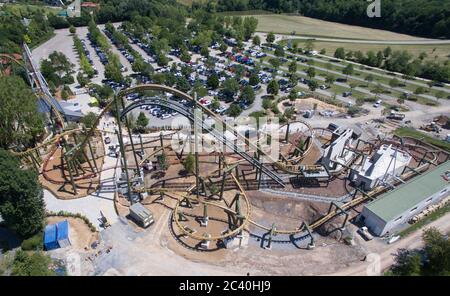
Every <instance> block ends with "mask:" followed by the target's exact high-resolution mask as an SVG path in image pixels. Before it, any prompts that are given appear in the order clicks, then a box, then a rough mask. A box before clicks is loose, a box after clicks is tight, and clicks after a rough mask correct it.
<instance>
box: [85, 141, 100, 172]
mask: <svg viewBox="0 0 450 296" xmlns="http://www.w3.org/2000/svg"><path fill="white" fill-rule="evenodd" d="M87 143H88V147H89V152H90V153H91V157H92V161H93V162H94V166H95V172H96V173H98V167H97V161H96V160H95V155H94V151H93V150H92V145H91V141H89V140H88V141H87Z"/></svg>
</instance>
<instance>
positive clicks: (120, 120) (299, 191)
mask: <svg viewBox="0 0 450 296" xmlns="http://www.w3.org/2000/svg"><path fill="white" fill-rule="evenodd" d="M33 77H36V76H33ZM37 82H38V83H39V81H37ZM41 83H42V82H41ZM42 87H43V86H42V85H41V86H40V88H42ZM149 92H151V93H155V95H153V96H149V95H148V93H149ZM132 94H137V95H138V96H139V97H138V99H136V100H133V101H132V102H131V103H130V102H129V101H128V100H127V97H128V96H130V95H132ZM43 96H44V97H45V96H48V94H46V93H45V92H44V94H43ZM48 102H49V103H48V105H49V110H50V112H49V113H48V115H49V119H50V121H51V122H52V123H54V124H53V129H54V132H53V133H52V134H53V135H52V136H51V137H49V138H47V139H46V140H45V141H44V142H42V143H40V144H39V145H38V146H37V147H36V148H33V149H29V150H26V151H22V152H17V151H16V152H14V153H15V154H16V155H17V156H19V157H21V159H22V161H23V163H24V164H25V165H27V166H29V167H32V168H34V169H36V170H37V171H38V172H39V174H40V180H41V182H42V185H43V186H44V187H45V188H46V189H47V190H49V191H50V192H52V193H53V195H55V196H56V197H57V198H58V199H63V200H68V199H71V200H72V199H83V198H86V196H88V195H91V194H94V193H96V192H99V191H102V192H105V191H109V192H112V193H113V194H114V198H113V201H112V202H113V203H114V208H115V211H116V214H117V216H118V217H119V221H118V222H115V223H113V224H112V225H111V224H110V223H109V221H108V219H107V218H106V217H103V214H102V221H103V225H104V226H105V227H104V230H102V231H101V232H100V233H99V244H100V245H102V244H103V245H108V246H109V245H115V244H117V245H116V249H113V251H111V252H108V254H106V253H104V254H103V255H102V256H98V257H97V256H96V257H95V258H94V259H92V258H93V257H91V256H90V255H89V254H88V253H86V254H84V255H85V256H86V257H89V260H87V259H86V260H85V261H83V262H87V263H89V265H88V266H86V267H83V268H85V269H83V273H87V274H123V273H127V274H133V273H136V274H145V272H144V271H143V270H138V269H136V270H135V271H133V272H130V270H129V269H128V268H130V266H132V265H133V264H132V262H136V261H139V260H138V259H137V257H133V258H131V257H132V256H133V255H132V254H133V252H134V250H136V251H137V252H138V253H146V252H155V248H156V247H155V246H159V247H161V246H163V247H164V248H165V249H168V250H170V252H171V253H175V254H177V255H178V256H181V257H182V258H183V260H186V261H189V262H195V263H196V264H197V263H199V262H200V263H206V264H210V265H211V266H214V268H213V269H214V271H213V273H217V274H220V273H221V272H224V273H228V271H230V272H231V270H233V273H244V272H245V271H247V272H248V270H252V272H253V271H255V272H256V273H258V272H259V273H261V272H267V273H269V274H290V273H291V271H288V270H286V269H284V266H299V265H301V266H302V267H301V268H300V267H299V268H297V269H296V271H292V273H296V274H298V273H302V274H309V273H310V274H321V273H327V272H332V271H334V270H338V269H339V268H340V267H342V266H346V265H349V264H351V263H352V262H356V261H360V260H361V257H364V254H365V253H366V252H365V251H364V247H361V246H360V245H358V242H359V243H361V240H360V239H359V238H358V237H356V236H354V232H355V231H354V230H355V229H358V231H359V230H360V229H363V231H362V232H364V231H365V232H364V233H363V235H362V236H363V237H364V238H365V239H366V240H370V237H371V236H372V235H375V236H376V235H380V236H381V237H383V239H392V237H393V235H394V234H395V231H396V230H398V229H401V228H402V227H403V228H404V227H405V225H407V224H408V223H412V222H414V221H412V220H414V219H413V217H416V216H417V215H418V214H420V212H422V211H424V210H426V209H427V208H428V207H429V206H430V205H434V204H438V203H440V202H442V201H443V200H448V198H447V197H448V193H447V191H446V190H447V189H446V188H447V183H448V177H450V167H449V166H448V159H449V154H448V153H447V152H445V151H444V150H441V149H439V148H437V147H435V146H432V145H430V144H427V143H424V142H422V141H420V140H417V139H414V138H408V137H401V138H400V137H396V136H392V137H380V136H378V137H368V136H367V134H362V133H361V132H360V131H357V130H353V129H352V128H347V127H340V126H337V125H335V124H330V125H329V126H328V128H319V127H314V126H312V125H311V124H310V123H308V122H305V121H302V120H292V121H288V122H287V123H285V124H278V123H277V122H274V121H271V120H267V121H266V122H259V123H258V124H257V125H253V124H252V122H251V120H250V119H249V121H248V122H246V121H245V120H243V121H239V122H234V123H233V124H231V123H230V122H226V121H224V120H223V118H222V117H220V116H219V115H217V114H215V113H214V112H212V111H211V110H210V109H208V108H207V107H204V106H203V105H201V104H199V102H198V100H197V98H195V97H194V98H193V97H191V96H190V95H188V94H186V93H183V92H181V91H179V90H177V89H174V88H171V87H167V86H162V85H158V84H143V85H137V86H134V87H129V88H126V89H122V90H120V91H119V92H117V93H116V94H115V96H114V99H113V100H111V101H110V102H109V103H108V105H107V106H106V107H105V108H104V109H103V110H102V111H101V113H100V114H98V117H97V118H96V120H95V122H94V123H93V125H92V127H91V128H68V125H67V123H66V122H67V120H65V119H64V117H65V116H64V112H63V110H60V109H59V108H57V107H55V106H54V105H53V104H52V101H51V100H48ZM149 105H151V106H160V107H163V108H167V109H170V110H173V111H175V112H178V113H179V114H181V115H183V117H185V118H186V119H187V121H186V123H185V124H184V125H183V126H180V125H179V124H177V125H176V126H174V127H173V128H172V129H166V130H165V131H160V132H155V133H152V134H136V135H133V134H132V133H131V129H130V124H129V122H128V117H127V114H128V113H129V112H131V111H132V110H134V109H136V108H139V107H141V106H149ZM324 108H326V106H325V107H324ZM105 122H108V123H109V122H111V123H112V130H111V129H110V130H108V129H106V128H104V127H105V126H106V125H105ZM108 126H109V124H108ZM434 171H437V172H438V173H437V174H436V173H434V175H433V176H434V179H436V178H441V176H443V177H442V178H444V179H443V180H444V181H442V182H441V183H442V184H439V189H436V190H437V191H438V190H444V189H445V191H441V193H440V194H438V195H437V196H435V198H434V199H433V201H432V202H430V203H429V204H426V205H425V204H423V205H421V206H420V207H419V206H417V205H416V204H414V202H412V203H411V208H413V209H412V210H409V214H408V215H406V214H403V215H402V216H400V218H401V219H400V220H401V221H402V223H398V225H396V226H395V225H394V226H389V227H390V228H389V231H388V232H386V229H387V228H386V227H387V226H386V225H388V223H389V222H391V221H384V224H383V225H384V226H383V227H384V228H383V229H384V230H383V231H381V230H380V229H381V228H380V229H379V228H377V227H378V225H377V222H376V221H377V217H378V216H376V215H377V211H376V210H377V206H375V205H372V203H373V202H377V200H378V199H380V198H383V196H384V195H389V194H391V193H392V192H393V191H396V190H402V189H401V188H403V187H408V186H417V185H414V184H413V182H415V180H416V179H417V178H422V176H424V175H426V174H429V173H431V174H433V172H434ZM106 182H109V185H105V183H106ZM435 193H436V192H432V190H431V191H430V192H427V194H428V195H435ZM427 197H428V196H423V197H422V198H427ZM398 198H404V197H403V196H400V197H397V198H396V197H389V198H388V197H386V199H385V200H389V199H391V200H393V199H396V200H395V201H394V202H395V203H398V202H399V201H398ZM420 202H422V200H417V203H420ZM383 206H384V207H385V206H386V205H383ZM387 206H389V205H387ZM366 207H367V209H366ZM380 207H381V206H378V208H380ZM370 209H372V211H371V210H370ZM403 210H406V209H403ZM369 212H370V213H369ZM361 213H364V214H363V215H361ZM399 214H400V213H399ZM371 215H372V216H375V217H372V216H371ZM385 218H386V219H388V220H389V219H394V220H395V221H397V220H398V217H397V216H396V213H392V215H390V216H389V217H385ZM364 220H366V221H368V220H370V221H372V222H371V223H370V224H369V223H367V226H368V228H360V227H361V226H364V225H365V224H364ZM400 220H398V221H400ZM374 221H375V222H374ZM395 221H394V222H395ZM411 221H412V222H411ZM389 225H390V224H389ZM367 232H369V233H367ZM370 233H372V234H370ZM120 236H122V237H120ZM367 238H369V239H367ZM116 240H123V241H122V242H121V243H120V244H118V243H117V241H116ZM130 244H132V245H133V246H130ZM355 245H356V246H359V247H355ZM327 246H328V248H325V247H327ZM108 250H111V249H108ZM114 250H115V251H116V253H115V252H114ZM111 254H112V255H111ZM155 254H157V253H155ZM299 254H301V255H299ZM88 255H89V256H88ZM108 255H109V257H108ZM111 256H112V257H111ZM164 256H167V253H165V255H164ZM164 256H162V257H161V260H163V258H165V257H164ZM180 260H181V259H180ZM321 260H322V261H321ZM144 261H145V260H144ZM329 261H333V262H334V263H335V264H334V265H333V266H334V267H328V268H329V269H328V270H327V269H326V268H325V266H326V265H328V264H329ZM139 264H140V263H136V266H138V265H139ZM186 266H188V265H186ZM220 266H223V268H224V269H220ZM314 266H315V268H314ZM135 268H137V267H135ZM308 269H310V271H308ZM185 271H187V270H185ZM205 271H206V269H205V270H203V269H198V272H199V273H200V274H201V273H202V272H205ZM147 272H148V271H147ZM166 272H167V273H168V274H170V272H169V271H167V270H166Z"/></svg>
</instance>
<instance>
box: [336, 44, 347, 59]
mask: <svg viewBox="0 0 450 296" xmlns="http://www.w3.org/2000/svg"><path fill="white" fill-rule="evenodd" d="M334 57H335V58H337V59H341V60H343V59H345V49H344V48H343V47H339V48H337V49H336V51H335V52H334Z"/></svg>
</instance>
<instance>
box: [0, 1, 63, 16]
mask: <svg viewBox="0 0 450 296" xmlns="http://www.w3.org/2000/svg"><path fill="white" fill-rule="evenodd" d="M3 8H4V9H8V11H11V12H12V13H14V14H20V13H21V12H26V11H32V12H34V11H42V12H44V13H45V14H48V13H53V14H57V13H58V12H59V11H60V10H62V8H60V7H52V6H45V5H31V4H17V3H13V4H5V5H4V6H3V7H0V10H1V9H3Z"/></svg>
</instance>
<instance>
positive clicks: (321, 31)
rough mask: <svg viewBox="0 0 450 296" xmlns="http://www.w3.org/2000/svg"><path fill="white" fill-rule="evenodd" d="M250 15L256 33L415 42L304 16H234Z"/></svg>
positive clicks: (374, 30)
mask: <svg viewBox="0 0 450 296" xmlns="http://www.w3.org/2000/svg"><path fill="white" fill-rule="evenodd" d="M228 14H229V13H228ZM238 14H239V15H252V16H253V17H255V18H257V19H258V28H257V31H261V32H270V31H273V32H275V33H280V34H291V33H292V32H293V31H295V33H296V34H297V35H303V36H315V37H331V38H346V39H361V40H363V39H373V40H417V39H421V38H418V37H414V36H409V35H404V34H399V33H394V32H389V31H384V30H376V29H369V28H364V27H358V26H350V25H344V24H339V23H334V22H327V21H322V20H318V19H313V18H309V17H304V16H297V15H286V14H259V13H258V14H256V13H252V12H247V13H245V12H239V13H235V15H238Z"/></svg>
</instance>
